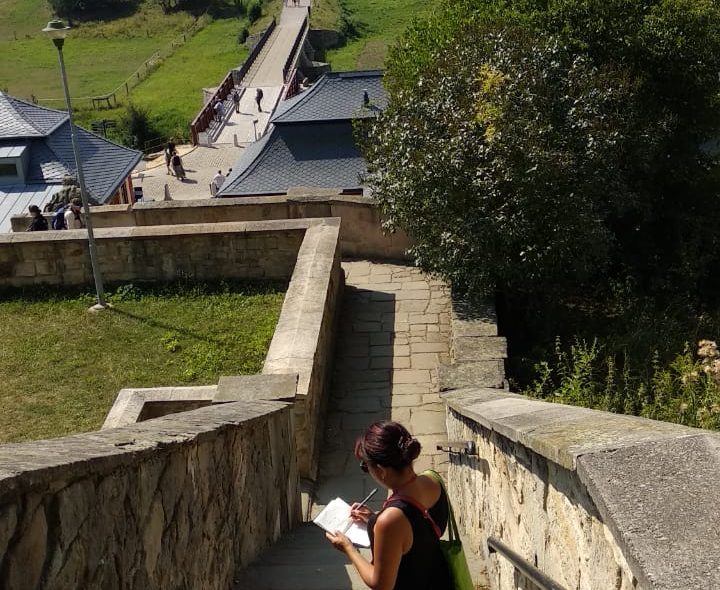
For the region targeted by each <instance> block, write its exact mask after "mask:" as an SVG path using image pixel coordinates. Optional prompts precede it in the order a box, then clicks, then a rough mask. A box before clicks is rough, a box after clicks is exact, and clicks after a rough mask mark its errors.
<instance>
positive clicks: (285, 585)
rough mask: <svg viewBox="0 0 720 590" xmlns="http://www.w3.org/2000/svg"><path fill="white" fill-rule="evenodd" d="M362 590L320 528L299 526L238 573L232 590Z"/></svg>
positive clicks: (357, 577) (307, 524)
mask: <svg viewBox="0 0 720 590" xmlns="http://www.w3.org/2000/svg"><path fill="white" fill-rule="evenodd" d="M356 588H357V589H358V590H359V589H366V588H367V586H365V585H364V584H363V583H362V580H360V578H359V576H358V575H357V572H355V569H354V568H353V567H352V566H351V565H350V564H349V562H348V560H347V558H346V557H345V556H344V555H342V554H341V553H339V552H338V551H336V550H335V549H334V548H333V547H332V545H331V544H330V543H329V542H328V540H327V539H326V538H325V533H324V531H323V530H322V529H320V528H319V527H318V526H316V525H314V524H312V523H305V524H302V525H300V526H298V527H296V528H295V529H293V530H292V531H291V532H290V533H288V534H287V535H285V536H284V537H283V538H282V539H281V540H280V541H279V542H278V543H276V544H275V545H274V546H273V547H271V548H270V549H269V550H267V551H266V552H265V553H263V554H262V555H261V556H260V557H259V559H258V560H257V561H256V563H255V564H254V565H252V566H251V567H249V568H247V569H246V570H244V571H242V572H240V573H239V574H238V575H237V577H236V580H235V585H234V589H235V590H241V589H242V590H354V589H356Z"/></svg>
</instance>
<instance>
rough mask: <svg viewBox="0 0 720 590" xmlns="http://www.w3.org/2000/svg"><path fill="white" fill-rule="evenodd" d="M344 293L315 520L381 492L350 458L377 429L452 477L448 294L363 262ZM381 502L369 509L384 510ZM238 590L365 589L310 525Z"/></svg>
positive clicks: (411, 273) (407, 271) (415, 275)
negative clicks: (415, 445)
mask: <svg viewBox="0 0 720 590" xmlns="http://www.w3.org/2000/svg"><path fill="white" fill-rule="evenodd" d="M343 269H344V270H345V272H346V288H345V294H344V299H343V309H342V314H341V318H340V326H339V333H338V345H337V354H336V359H335V375H334V380H333V391H332V396H331V399H330V401H329V408H328V416H327V423H326V431H325V443H324V446H323V449H322V453H321V457H320V474H319V478H318V484H317V488H316V493H315V504H314V506H313V509H312V513H313V515H315V514H317V513H318V512H319V511H320V510H321V509H322V507H323V506H324V505H325V504H326V503H327V502H328V501H330V500H332V499H333V498H335V497H338V496H339V497H342V498H344V499H346V500H348V501H352V500H358V499H361V498H362V497H363V496H364V495H366V494H367V492H368V491H369V490H371V489H372V488H373V487H375V483H374V482H373V481H372V479H371V478H370V476H368V475H366V474H364V473H362V471H360V469H359V467H358V464H357V461H356V460H355V457H354V456H353V452H352V451H353V445H354V442H355V439H356V438H357V436H358V435H359V434H360V433H361V432H362V431H363V430H364V429H365V428H366V427H367V426H368V425H369V424H371V423H372V422H375V421H377V420H384V419H393V420H398V421H400V422H402V423H404V424H405V425H406V426H407V427H408V428H409V430H410V431H411V432H412V433H413V434H414V435H415V436H416V437H417V438H418V439H419V440H420V442H421V443H422V445H423V452H422V455H421V457H420V458H419V459H418V461H417V462H416V464H415V466H416V469H418V470H423V469H426V468H428V467H433V468H435V469H437V470H438V471H440V472H441V473H444V472H446V471H447V466H446V464H447V455H446V454H444V453H442V452H440V451H437V450H436V449H435V445H436V443H437V442H441V441H444V440H445V439H446V434H445V411H444V407H443V405H442V403H441V402H440V398H439V396H438V393H437V367H438V365H439V364H440V363H445V362H448V355H449V327H450V326H449V324H450V313H449V311H450V299H449V293H448V290H447V288H446V287H445V286H444V285H443V284H442V283H441V282H439V281H436V280H433V279H430V278H428V277H426V276H424V275H423V274H422V273H421V272H420V271H419V270H417V269H415V268H412V267H407V266H398V265H392V264H376V263H372V262H367V261H357V262H344V263H343ZM383 499H384V495H383V494H382V493H378V494H377V495H376V496H375V499H374V500H373V501H372V502H370V505H371V506H372V507H373V508H374V509H379V507H380V504H381V503H382V501H383ZM236 588H237V589H238V590H239V589H240V588H242V589H243V590H354V589H358V590H359V589H366V588H367V587H366V586H365V585H364V584H363V583H362V581H361V580H360V579H359V577H358V576H357V574H356V573H355V570H354V568H352V567H351V566H349V564H347V563H346V559H345V557H344V556H343V555H341V554H340V553H338V552H337V551H335V550H333V549H332V547H331V546H330V545H329V543H328V542H327V541H326V539H325V537H324V534H323V532H322V531H321V530H320V529H319V528H318V527H316V526H315V525H313V524H312V523H306V524H303V525H301V526H299V527H297V528H296V529H295V530H294V531H292V532H291V533H290V534H288V535H286V536H285V537H284V538H283V539H282V540H281V542H280V543H278V544H276V545H275V546H274V547H272V548H271V549H270V550H269V551H268V552H267V553H266V554H265V555H264V556H262V557H261V558H260V559H259V560H258V561H257V563H256V564H255V565H254V566H253V567H251V568H249V569H248V570H246V571H245V572H242V573H241V574H240V575H239V577H238V580H237V585H236Z"/></svg>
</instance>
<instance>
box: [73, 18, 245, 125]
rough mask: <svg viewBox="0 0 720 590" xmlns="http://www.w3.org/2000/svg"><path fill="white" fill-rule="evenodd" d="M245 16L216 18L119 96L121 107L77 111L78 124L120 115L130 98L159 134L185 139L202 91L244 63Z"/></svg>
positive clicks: (200, 101)
mask: <svg viewBox="0 0 720 590" xmlns="http://www.w3.org/2000/svg"><path fill="white" fill-rule="evenodd" d="M246 24H247V21H246V20H245V19H238V18H227V19H221V20H215V21H212V22H211V23H210V24H208V25H207V26H206V27H205V28H203V29H202V30H201V31H199V32H198V33H196V34H195V35H194V36H193V37H192V39H190V40H189V41H188V42H187V43H186V44H185V45H183V46H182V47H180V48H178V49H177V50H176V51H175V53H173V55H171V56H170V57H169V58H167V59H166V60H165V61H163V63H162V64H161V65H160V66H159V67H158V68H157V69H156V70H155V71H154V72H153V73H152V74H151V75H150V76H149V77H148V78H146V79H145V80H143V81H142V82H140V84H138V85H137V86H136V87H135V88H134V89H132V90H131V92H130V96H129V97H128V98H125V97H123V96H121V97H120V98H121V99H122V101H123V102H122V103H121V104H120V106H119V107H118V108H114V109H109V110H108V109H104V110H100V111H94V110H89V109H82V110H80V111H78V123H79V124H81V125H83V126H85V127H89V126H90V124H91V123H92V121H95V120H97V119H120V118H121V117H122V115H123V113H124V112H125V107H126V104H127V102H128V101H132V102H133V103H134V104H136V105H138V106H141V107H143V108H146V109H147V110H148V111H149V114H150V120H151V121H152V124H153V126H154V127H155V129H156V130H157V132H158V134H159V136H162V137H169V136H175V137H178V138H182V137H187V136H188V135H189V133H190V123H191V122H192V120H193V118H194V117H195V115H197V113H198V111H199V110H200V108H201V107H202V89H203V88H207V87H213V86H217V85H218V84H219V83H220V82H221V81H222V80H223V78H225V76H226V75H227V73H228V71H230V70H231V69H232V68H235V67H238V66H239V65H240V64H242V63H243V61H245V58H246V57H247V55H248V50H247V49H246V47H245V46H244V45H241V44H239V43H238V42H237V35H238V33H239V32H240V30H241V29H242V28H243V26H245V25H246Z"/></svg>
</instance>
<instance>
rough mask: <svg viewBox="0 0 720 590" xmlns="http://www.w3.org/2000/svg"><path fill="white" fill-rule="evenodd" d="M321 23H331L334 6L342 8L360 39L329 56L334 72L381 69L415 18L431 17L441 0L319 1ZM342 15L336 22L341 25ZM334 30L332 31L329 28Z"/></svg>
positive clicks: (328, 53)
mask: <svg viewBox="0 0 720 590" xmlns="http://www.w3.org/2000/svg"><path fill="white" fill-rule="evenodd" d="M320 2H321V3H322V13H321V16H322V20H321V21H320V22H322V23H324V24H325V23H327V24H329V23H330V22H332V20H333V19H332V16H331V15H332V12H333V6H338V7H340V6H342V10H343V11H344V16H345V19H346V20H347V21H348V22H349V23H350V24H351V25H352V26H353V27H354V28H355V29H356V31H357V34H358V36H357V37H355V38H350V39H349V40H348V42H347V44H346V45H345V46H344V47H340V48H338V49H332V50H330V51H328V52H327V54H326V59H327V61H328V62H329V63H330V64H331V66H332V69H333V70H334V71H338V72H339V71H345V70H368V69H377V68H382V67H383V64H384V62H385V56H386V55H387V49H388V46H389V45H391V44H392V43H393V42H394V41H395V40H396V39H397V38H398V37H399V36H400V34H401V33H402V32H403V30H405V28H406V27H407V26H408V25H409V24H410V23H411V22H412V20H413V18H415V17H416V16H422V15H423V14H426V13H428V12H429V11H430V10H432V8H433V7H434V6H436V5H437V4H438V0H320ZM341 18H342V15H338V17H337V20H336V22H338V23H340V19H341ZM330 28H333V27H330Z"/></svg>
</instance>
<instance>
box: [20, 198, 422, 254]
mask: <svg viewBox="0 0 720 590" xmlns="http://www.w3.org/2000/svg"><path fill="white" fill-rule="evenodd" d="M92 215H93V227H96V228H111V227H135V226H147V225H178V224H196V223H226V222H234V221H267V220H280V219H304V218H318V217H339V218H341V219H342V226H341V230H340V248H341V252H342V255H343V256H350V257H358V258H370V259H373V258H385V259H396V260H406V259H407V255H406V250H407V249H408V248H409V247H410V245H411V242H410V240H409V239H408V237H407V235H406V234H404V233H403V232H401V231H397V232H395V233H392V234H386V233H384V232H383V230H382V217H381V215H380V211H379V209H378V208H377V205H376V204H375V201H373V200H372V199H370V198H368V197H360V196H340V195H333V196H317V195H313V194H307V195H297V196H293V197H285V196H280V197H238V198H232V199H198V200H193V201H151V202H147V203H135V204H134V205H109V206H102V207H93V209H92ZM11 221H12V228H13V232H19V233H22V232H25V230H26V229H27V226H28V224H29V219H28V217H27V216H17V217H13V218H12V220H11ZM51 233H53V234H54V233H55V232H51Z"/></svg>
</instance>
